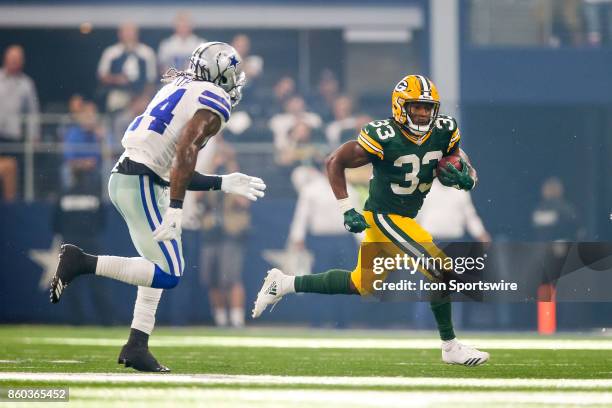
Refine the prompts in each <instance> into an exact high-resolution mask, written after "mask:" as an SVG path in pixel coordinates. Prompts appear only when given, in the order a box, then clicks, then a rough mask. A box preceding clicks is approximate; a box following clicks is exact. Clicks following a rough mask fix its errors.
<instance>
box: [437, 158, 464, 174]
mask: <svg viewBox="0 0 612 408" xmlns="http://www.w3.org/2000/svg"><path fill="white" fill-rule="evenodd" d="M448 163H450V164H452V165H453V166H455V168H456V169H457V170H459V171H461V169H462V168H463V166H462V165H461V160H460V158H459V156H446V157H443V158H441V159H440V161H439V162H438V170H437V174H440V169H441V168H443V169H446V168H447V167H446V165H447V164H448Z"/></svg>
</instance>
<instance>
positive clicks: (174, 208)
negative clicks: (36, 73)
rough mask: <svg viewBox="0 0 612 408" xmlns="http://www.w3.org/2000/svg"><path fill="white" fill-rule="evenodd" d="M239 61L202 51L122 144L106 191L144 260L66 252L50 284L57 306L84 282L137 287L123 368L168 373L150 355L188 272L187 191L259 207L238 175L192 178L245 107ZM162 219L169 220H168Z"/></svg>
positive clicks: (258, 190)
mask: <svg viewBox="0 0 612 408" xmlns="http://www.w3.org/2000/svg"><path fill="white" fill-rule="evenodd" d="M241 62H242V61H241V58H240V55H238V53H237V52H236V50H235V49H234V48H233V47H231V46H230V45H228V44H225V43H221V42H208V43H203V44H201V45H200V46H198V48H196V49H195V51H194V52H193V53H192V55H191V57H190V61H189V69H187V70H186V71H177V70H169V71H168V72H167V73H166V75H164V79H165V81H166V82H168V84H167V85H165V86H164V87H163V88H162V89H161V90H160V91H159V92H158V93H157V95H155V97H154V98H153V100H152V101H151V102H150V103H149V105H148V106H147V108H146V110H145V111H144V112H143V114H142V115H140V116H138V117H137V118H135V119H134V121H133V122H132V123H131V124H130V126H129V127H128V129H127V130H126V132H125V135H124V137H123V140H122V144H123V147H124V148H125V152H124V153H123V155H122V156H121V157H120V158H119V161H118V162H117V165H116V166H115V167H114V169H113V171H112V173H111V176H110V180H109V183H108V190H109V195H110V199H111V201H112V203H113V204H114V206H115V207H116V208H117V210H118V211H119V213H120V214H121V216H122V217H123V218H124V220H125V222H126V224H127V226H128V229H129V231H130V236H131V238H132V242H133V243H134V246H135V247H136V250H137V251H138V253H139V254H140V256H139V257H134V258H127V257H117V256H106V255H105V256H94V255H90V254H86V253H84V252H83V251H82V250H81V249H80V248H78V247H77V246H74V245H70V244H65V245H62V249H61V254H60V260H59V264H58V267H57V271H56V273H55V275H54V277H53V279H52V281H51V302H52V303H57V302H58V301H59V300H60V297H61V295H62V293H63V291H64V289H65V288H66V286H68V285H69V284H70V282H71V281H72V280H73V279H75V278H76V277H77V276H80V275H86V274H91V275H98V276H105V277H107V278H111V279H116V280H119V281H122V282H126V283H129V284H132V285H136V286H138V295H137V297H136V305H135V307H134V319H133V321H132V329H131V332H130V338H129V340H128V342H127V344H126V345H125V346H124V347H123V349H122V350H121V354H120V355H119V363H122V364H125V366H126V367H134V368H135V369H137V370H140V371H153V372H168V371H169V369H168V368H167V367H165V366H163V365H161V364H159V363H158V362H157V360H156V359H155V358H154V357H153V355H152V354H151V353H150V352H149V349H148V339H149V335H150V334H151V332H152V330H153V326H154V325H155V312H156V310H157V305H158V303H159V299H160V297H161V292H162V289H171V288H173V287H175V286H176V285H177V284H178V282H179V280H180V277H181V275H182V273H183V270H184V265H185V262H184V260H183V255H182V246H181V217H182V204H183V199H184V197H185V191H186V190H194V191H205V190H222V191H224V192H226V193H234V194H239V195H242V196H245V197H247V198H249V199H250V200H253V201H255V200H257V198H259V197H263V196H264V190H265V187H266V186H265V184H264V182H263V181H262V180H261V179H259V178H256V177H249V176H247V175H244V174H240V173H233V174H229V175H224V176H209V175H204V174H200V173H198V172H195V171H194V168H195V165H196V159H197V156H198V152H199V150H200V149H202V148H203V147H204V146H205V145H206V143H207V142H208V141H209V140H210V138H211V137H213V136H214V135H216V134H217V133H218V132H220V131H221V130H222V129H223V127H224V126H225V124H226V123H227V121H228V120H229V118H230V115H231V111H232V108H233V107H234V106H236V104H237V103H238V102H239V101H240V98H241V90H242V87H243V86H244V84H245V81H246V79H245V74H244V73H243V72H242V67H241ZM162 214H163V216H162Z"/></svg>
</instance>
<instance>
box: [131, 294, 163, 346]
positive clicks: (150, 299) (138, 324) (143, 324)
mask: <svg viewBox="0 0 612 408" xmlns="http://www.w3.org/2000/svg"><path fill="white" fill-rule="evenodd" d="M162 292H163V290H162V289H155V288H147V287H145V286H139V287H138V295H136V304H134V318H133V319H132V329H136V330H140V331H141V332H145V333H147V334H148V335H151V332H152V331H153V327H155V313H156V312H157V305H158V304H159V299H160V298H161V294H162Z"/></svg>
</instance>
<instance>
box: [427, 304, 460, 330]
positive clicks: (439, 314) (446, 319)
mask: <svg viewBox="0 0 612 408" xmlns="http://www.w3.org/2000/svg"><path fill="white" fill-rule="evenodd" d="M429 306H430V307H431V311H432V312H433V314H434V316H435V318H436V323H437V324H438V331H439V332H440V338H441V339H442V340H452V339H454V338H455V332H454V330H453V319H452V307H451V302H450V300H449V299H443V300H432V301H431V302H429Z"/></svg>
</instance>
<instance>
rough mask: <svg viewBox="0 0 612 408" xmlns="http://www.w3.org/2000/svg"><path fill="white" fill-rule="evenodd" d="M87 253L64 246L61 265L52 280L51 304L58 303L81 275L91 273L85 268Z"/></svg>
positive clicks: (76, 248)
mask: <svg viewBox="0 0 612 408" xmlns="http://www.w3.org/2000/svg"><path fill="white" fill-rule="evenodd" d="M85 256H86V255H85V253H84V252H83V250H82V249H81V248H79V247H77V246H74V245H70V244H64V245H62V246H61V248H60V255H59V264H58V265H57V270H56V271H55V275H53V278H52V279H51V289H50V295H49V297H50V299H51V303H57V302H59V300H60V297H62V293H64V290H65V289H66V288H67V287H68V285H69V284H70V282H72V280H73V279H74V278H76V277H77V276H79V275H83V274H86V273H91V271H87V269H86V268H85V266H84V260H85Z"/></svg>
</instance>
